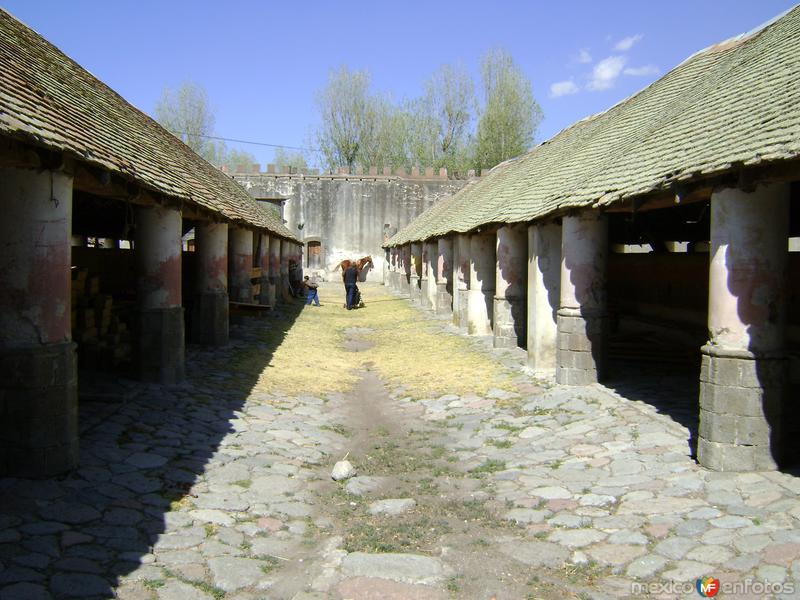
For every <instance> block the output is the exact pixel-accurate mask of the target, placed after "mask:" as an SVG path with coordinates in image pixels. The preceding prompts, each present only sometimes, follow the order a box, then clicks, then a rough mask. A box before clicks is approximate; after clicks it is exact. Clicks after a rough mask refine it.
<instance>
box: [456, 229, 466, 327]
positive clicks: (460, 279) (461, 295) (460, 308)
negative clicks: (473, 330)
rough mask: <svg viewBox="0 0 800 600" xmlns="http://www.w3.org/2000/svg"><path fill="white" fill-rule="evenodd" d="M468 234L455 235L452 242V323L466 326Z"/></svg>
mask: <svg viewBox="0 0 800 600" xmlns="http://www.w3.org/2000/svg"><path fill="white" fill-rule="evenodd" d="M468 290H469V235H468V234H466V233H460V234H458V235H456V238H455V243H454V244H453V325H455V326H457V327H464V328H466V327H467V322H468V320H467V307H468V304H469V294H468V293H467V292H468Z"/></svg>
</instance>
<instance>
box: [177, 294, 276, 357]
mask: <svg viewBox="0 0 800 600" xmlns="http://www.w3.org/2000/svg"><path fill="white" fill-rule="evenodd" d="M261 285H262V290H264V292H266V294H267V295H269V288H268V286H269V283H268V281H264V282H262V284H261ZM191 323H192V326H191V339H192V341H193V342H194V343H196V344H204V345H209V346H224V345H225V344H227V343H228V339H229V304H228V295H227V294H226V293H224V292H207V293H204V294H200V295H199V296H197V298H196V299H195V303H194V306H193V308H192V321H191Z"/></svg>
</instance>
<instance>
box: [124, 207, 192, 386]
mask: <svg viewBox="0 0 800 600" xmlns="http://www.w3.org/2000/svg"><path fill="white" fill-rule="evenodd" d="M135 248H136V250H135V252H136V263H137V274H138V297H139V332H138V334H139V347H138V350H139V373H140V376H141V378H142V379H143V380H144V381H154V382H159V383H166V384H171V383H177V382H179V381H182V380H183V378H184V375H185V359H184V356H185V342H184V321H183V306H182V305H181V303H182V300H181V213H180V212H179V211H177V210H174V209H171V208H166V207H164V206H142V207H138V208H137V210H136V239H135Z"/></svg>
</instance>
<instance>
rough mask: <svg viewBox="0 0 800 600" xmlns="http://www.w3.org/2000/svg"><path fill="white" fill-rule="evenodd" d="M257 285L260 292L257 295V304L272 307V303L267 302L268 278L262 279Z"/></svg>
mask: <svg viewBox="0 0 800 600" xmlns="http://www.w3.org/2000/svg"><path fill="white" fill-rule="evenodd" d="M258 284H259V285H260V286H261V291H260V292H259V294H258V303H259V304H263V305H265V306H272V303H271V302H270V301H269V277H262V278H261V279H259V280H258Z"/></svg>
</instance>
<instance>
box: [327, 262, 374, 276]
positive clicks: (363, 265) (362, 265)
mask: <svg viewBox="0 0 800 600" xmlns="http://www.w3.org/2000/svg"><path fill="white" fill-rule="evenodd" d="M351 266H355V268H356V269H357V270H358V274H359V277H360V276H361V273H362V272H363V271H369V269H370V268H372V267H373V264H372V257H371V256H365V257H364V258H359V259H358V260H350V259H349V258H345V259H344V260H343V261H342V262H340V263H339V264H338V265H336V269H334V271H336V270H337V269H341V270H342V281H344V273H345V271H347V269H349V268H350V267H351Z"/></svg>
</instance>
